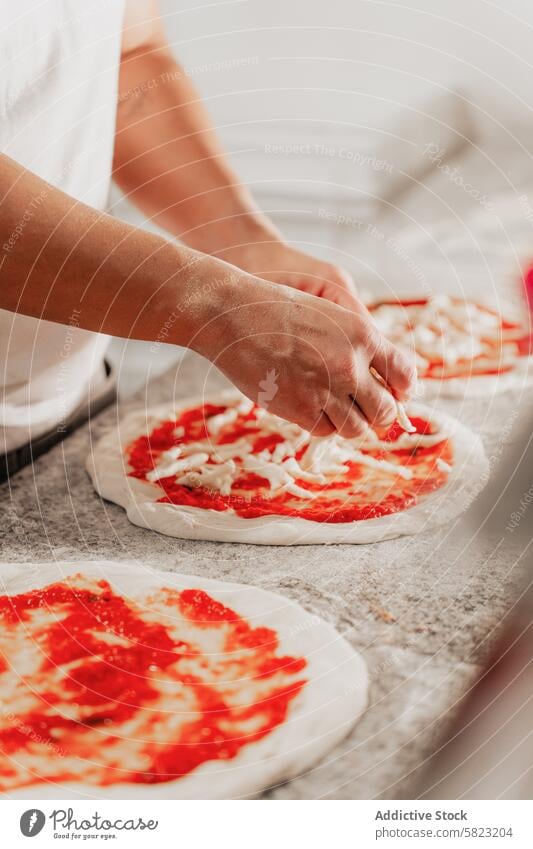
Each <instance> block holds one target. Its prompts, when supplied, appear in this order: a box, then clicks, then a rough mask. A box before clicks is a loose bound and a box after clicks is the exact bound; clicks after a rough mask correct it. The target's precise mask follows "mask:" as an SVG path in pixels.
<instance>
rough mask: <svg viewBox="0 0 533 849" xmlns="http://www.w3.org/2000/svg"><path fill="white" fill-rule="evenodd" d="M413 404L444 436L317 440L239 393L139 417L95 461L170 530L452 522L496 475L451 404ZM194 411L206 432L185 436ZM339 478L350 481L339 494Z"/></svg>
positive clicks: (364, 535)
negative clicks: (448, 409)
mask: <svg viewBox="0 0 533 849" xmlns="http://www.w3.org/2000/svg"><path fill="white" fill-rule="evenodd" d="M252 408H253V409H252ZM407 412H408V414H409V415H410V416H411V417H417V416H418V417H422V418H421V419H420V421H421V422H422V424H424V422H425V423H426V426H427V427H429V426H430V427H431V428H433V430H434V432H433V433H432V434H427V435H426V434H424V433H414V434H407V433H403V431H401V430H399V431H398V430H397V431H396V432H395V434H394V439H392V437H391V439H388V441H387V440H386V441H383V440H381V441H380V440H378V438H377V437H375V440H376V441H375V443H373V444H370V445H369V444H367V443H366V442H365V443H363V444H360V443H358V442H357V441H355V440H344V439H342V438H341V437H339V436H337V435H335V436H334V437H327V438H326V439H313V440H311V441H310V437H309V434H308V433H307V432H306V431H303V430H302V429H301V428H299V427H298V426H297V425H293V424H289V423H287V422H285V421H284V420H282V419H280V418H278V417H277V416H273V415H271V414H269V413H268V412H267V411H263V410H260V409H259V408H257V407H255V406H254V405H253V404H252V402H250V401H248V399H246V398H244V396H243V395H241V394H240V393H239V392H237V390H228V391H226V392H223V393H220V394H218V395H215V396H210V397H209V398H192V399H185V400H184V401H183V402H180V404H179V407H172V406H163V407H160V408H157V409H154V410H150V411H147V412H146V411H139V412H134V413H132V414H130V415H128V416H127V417H126V418H125V419H124V420H123V421H122V422H121V423H120V425H119V426H118V429H116V430H113V431H111V432H110V433H109V434H108V435H107V436H105V437H104V438H103V439H102V440H101V441H100V442H99V443H98V444H97V445H96V447H95V448H94V449H93V452H92V454H91V455H90V457H89V458H88V460H87V469H88V472H89V474H90V476H91V478H92V481H93V484H94V486H95V488H96V490H97V491H98V492H99V493H100V495H102V496H103V497H104V498H106V499H108V500H110V501H114V502H116V503H117V504H120V505H121V506H122V507H124V508H125V509H126V511H127V515H128V518H129V519H130V521H131V522H133V523H134V524H136V525H139V526H141V527H144V528H150V529H151V530H154V531H159V532H160V533H164V534H168V535H170V536H175V537H182V538H189V539H203V540H219V541H223V542H245V543H257V544H262V545H294V544H306V543H370V542H378V541H380V540H384V539H389V538H392V537H396V536H400V535H403V534H415V533H418V532H421V531H423V530H425V529H427V528H428V527H432V526H434V525H438V524H442V523H444V522H447V521H449V520H450V519H452V518H453V517H454V516H457V515H458V514H459V513H460V512H461V511H462V510H464V509H466V507H467V506H468V505H469V504H470V502H471V501H472V499H473V498H474V497H475V496H476V495H477V494H478V493H479V491H480V490H481V488H482V487H483V485H484V483H485V482H486V479H487V475H488V464H487V460H486V457H485V454H484V451H483V447H482V443H481V440H480V439H479V437H478V436H476V435H475V434H473V433H472V432H471V431H469V430H468V429H467V428H466V427H464V426H463V425H461V424H459V422H457V421H456V420H454V419H452V418H451V417H450V416H447V415H444V414H443V413H441V412H440V411H439V412H436V411H434V410H430V409H429V408H427V407H423V406H421V405H418V404H410V405H409V406H408V408H407ZM193 416H196V419H195V420H194V421H196V422H198V424H199V427H200V425H201V428H200V429H201V438H197V439H194V440H192V442H191V441H190V440H189V442H186V443H185V444H184V440H185V439H186V438H187V437H186V435H185V436H184V434H185V432H186V430H187V428H188V427H189V424H188V423H190V422H191V421H192V420H193V419H192V417H193ZM428 422H429V423H430V425H428ZM396 427H397V426H396ZM423 429H424V428H422V430H423ZM250 431H251V432H250ZM169 446H170V447H169ZM395 452H398V453H395ZM238 454H239V455H242V456H237V455H238ZM302 454H303V456H302ZM286 455H287V456H286ZM346 463H348V464H349V465H348V466H346V465H345V464H346ZM343 469H344V470H345V471H344V472H343ZM346 470H348V471H347V472H346ZM345 474H346V475H347V476H348V477H350V476H351V479H350V480H348V481H345V480H344V477H343V475H345ZM303 478H305V480H303ZM352 478H353V479H352ZM338 480H340V485H341V486H344V487H348V489H344V490H342V489H341V490H340V492H339V491H337V489H336V486H337V484H336V483H335V482H336V481H338ZM235 493H237V494H235ZM368 493H370V494H368ZM332 498H334V499H337V502H338V503H337V506H336V507H335V508H334V510H333V515H332V510H331V509H330V508H331V504H330V502H331V499H332ZM365 499H366V500H365ZM291 511H292V512H291Z"/></svg>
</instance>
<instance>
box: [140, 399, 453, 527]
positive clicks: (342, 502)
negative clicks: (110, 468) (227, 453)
mask: <svg viewBox="0 0 533 849" xmlns="http://www.w3.org/2000/svg"><path fill="white" fill-rule="evenodd" d="M225 409H226V408H224V407H213V405H200V406H198V407H195V408H194V409H191V410H186V411H184V412H183V413H181V414H180V415H179V416H178V417H177V418H176V419H175V420H172V421H165V422H163V423H161V424H160V425H158V426H157V427H156V428H155V429H154V430H153V431H152V432H151V433H150V434H149V435H148V436H146V435H145V436H141V437H139V438H138V439H136V440H135V441H134V442H132V443H131V444H130V445H129V446H128V447H127V448H126V455H127V459H128V461H129V465H130V472H129V474H130V476H131V477H135V478H139V479H141V480H146V475H147V474H148V473H149V472H150V471H151V470H152V469H153V468H154V465H155V464H156V463H157V460H158V458H159V456H160V455H161V453H162V452H163V451H167V450H169V449H170V448H172V447H174V446H176V445H180V444H187V443H188V442H195V441H196V440H198V439H206V434H207V433H208V431H207V427H206V424H207V420H208V419H209V418H210V416H212V415H216V414H217V413H219V412H222V411H224V410H225ZM257 409H258V408H257V407H254V408H253V409H252V410H251V411H250V412H249V413H247V414H246V415H240V416H239V417H238V419H237V420H236V421H235V422H233V423H232V424H230V425H227V426H226V427H224V428H223V429H222V430H221V431H220V432H219V434H218V435H217V437H216V438H214V437H212V436H211V437H209V439H210V443H211V445H212V447H213V449H214V448H215V446H216V445H227V444H229V443H231V442H235V441H237V440H238V439H241V438H242V437H243V436H246V435H248V436H249V438H250V441H251V444H252V453H254V454H258V453H260V452H261V451H264V450H265V449H268V450H271V449H273V448H275V447H276V445H278V444H280V443H281V442H283V438H282V437H281V436H279V435H277V434H271V433H265V434H262V433H261V431H260V428H259V427H258V424H259V422H258V420H257ZM413 423H414V425H415V426H416V428H417V432H418V433H421V434H429V433H432V428H431V424H430V423H429V422H427V421H425V420H423V419H421V418H415V419H413ZM402 433H403V431H402V429H401V428H400V427H399V425H398V424H394V425H393V426H392V427H391V428H390V430H389V431H388V433H387V434H386V436H385V441H387V442H390V443H391V450H390V451H387V452H383V450H381V449H370V448H369V449H368V450H367V449H364V451H365V453H367V454H369V455H371V456H373V457H375V458H376V459H387V461H389V462H396V463H398V465H399V466H400V465H408V466H409V468H410V469H411V470H412V472H413V477H412V479H410V480H405V479H403V478H401V477H399V476H393V475H391V474H385V473H383V472H380V471H378V472H376V471H375V470H373V469H370V468H368V467H366V466H364V465H361V464H359V463H348V464H347V465H348V467H349V470H348V472H346V473H344V474H342V475H338V476H336V477H335V478H334V479H332V480H331V481H328V483H327V484H316V483H310V482H308V481H305V480H297V481H296V483H297V485H298V486H299V487H301V488H302V489H306V490H308V491H310V492H312V493H313V497H311V498H305V497H298V496H295V495H293V494H290V493H287V492H282V493H280V494H277V495H274V496H272V494H271V491H270V489H269V485H268V481H267V480H265V479H264V478H262V477H260V475H258V474H256V473H252V472H247V471H244V470H243V471H242V473H241V474H240V475H239V477H238V478H237V479H236V480H235V481H234V483H233V486H232V490H231V493H230V494H229V495H221V494H220V492H218V491H216V490H214V489H207V488H206V487H201V486H197V487H192V486H191V487H189V486H184V485H182V484H179V483H178V482H177V480H176V477H175V476H169V477H166V478H160V479H159V480H158V481H157V483H156V485H157V486H158V487H159V488H160V489H161V490H162V494H161V497H160V498H159V499H158V501H160V502H162V503H167V504H180V505H183V506H187V507H198V508H203V509H207V510H215V511H217V512H224V511H226V510H232V511H233V512H234V513H235V514H236V515H237V516H240V517H241V518H244V519H256V518H261V517H262V516H272V515H276V516H292V517H295V516H296V517H299V518H302V519H307V520H309V521H315V522H327V523H338V522H354V521H359V520H365V519H374V518H378V517H379V516H385V515H388V514H391V513H397V512H399V511H400V510H405V509H407V508H409V507H412V506H414V505H415V504H416V503H417V502H418V501H419V499H420V497H421V496H424V495H427V494H428V493H430V492H432V491H434V490H436V489H438V488H439V487H441V486H443V485H444V484H445V483H446V480H447V476H448V475H447V472H445V471H442V469H439V467H438V464H437V460H439V459H441V460H444V461H445V462H446V463H448V464H451V463H452V459H453V457H452V447H451V445H450V443H449V441H448V440H446V439H443V440H442V441H441V442H438V443H437V444H436V445H432V446H430V447H420V448H417V449H405V448H403V449H400V448H398V449H395V448H394V442H395V441H396V440H397V439H398V438H399V437H400V435H401V434H402ZM177 434H179V435H177ZM304 451H305V447H304V448H303V449H301V450H300V452H298V454H297V455H296V456H297V459H299V458H300V457H301V455H302V454H303V453H304Z"/></svg>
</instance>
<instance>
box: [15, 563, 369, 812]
mask: <svg viewBox="0 0 533 849" xmlns="http://www.w3.org/2000/svg"><path fill="white" fill-rule="evenodd" d="M0 578H1V580H2V587H1V590H0V595H1V598H0V622H1V627H0V646H1V649H2V651H1V653H0V660H2V659H3V661H4V663H3V665H2V666H0V670H1V671H0V687H1V693H2V703H1V705H0V741H1V747H0V751H2V755H1V756H0V787H1V790H2V792H3V793H5V794H8V795H9V796H10V797H13V798H26V799H27V798H36V799H44V798H62V799H63V798H72V797H75V798H83V797H87V798H101V799H104V798H105V799H108V798H120V799H124V798H139V799H146V798H158V799H160V798H163V799H164V798H187V799H191V798H200V799H204V798H235V797H239V796H249V795H252V794H255V793H257V792H259V791H261V790H263V789H265V788H267V787H269V786H272V785H273V784H276V783H278V782H281V781H285V780H288V779H289V778H291V777H293V776H296V775H298V774H299V773H301V772H302V771H304V770H306V769H308V768H309V767H311V766H312V765H313V764H314V763H315V762H316V761H318V760H319V759H320V758H321V757H322V756H323V755H325V753H326V752H327V751H328V750H330V749H331V748H332V747H333V746H334V745H335V744H336V743H337V742H338V741H339V740H341V739H342V738H343V737H344V736H345V735H346V734H347V733H348V731H349V730H350V728H351V727H352V725H353V724H354V723H355V721H356V720H357V719H358V717H359V716H360V714H361V712H362V711H363V710H364V708H365V706H366V701H367V687H368V681H367V671H366V666H365V664H364V662H363V660H362V658H361V657H360V656H359V655H358V654H357V653H356V652H355V651H354V650H353V649H352V648H351V647H350V646H349V644H348V643H347V642H346V641H345V640H344V639H343V638H342V637H341V636H340V635H339V634H338V633H337V632H336V631H335V630H334V629H333V628H332V627H331V626H330V625H327V624H326V623H325V622H323V621H322V620H320V619H319V618H318V617H316V616H313V615H311V614H309V613H307V612H306V611H304V610H303V609H302V608H301V607H299V606H298V605H297V604H295V603H294V602H292V601H289V600H287V599H285V598H282V597H281V596H278V595H274V594H273V593H270V592H266V591H264V590H261V589H256V588H254V587H251V586H246V585H243V584H232V583H226V582H221V581H213V580H207V579H205V578H199V577H193V576H188V575H176V574H174V573H163V572H157V571H154V570H151V569H148V568H143V567H140V566H139V565H136V564H134V563H121V564H118V563H110V562H106V561H100V562H79V563H39V564H35V565H27V564H24V565H21V564H0ZM177 775H180V776H181V777H176V776H177Z"/></svg>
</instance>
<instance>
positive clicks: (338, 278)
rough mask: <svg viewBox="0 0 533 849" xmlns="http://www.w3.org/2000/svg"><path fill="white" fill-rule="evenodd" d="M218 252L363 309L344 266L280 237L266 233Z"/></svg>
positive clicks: (260, 273) (275, 279) (269, 276)
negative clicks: (255, 239) (261, 236)
mask: <svg viewBox="0 0 533 849" xmlns="http://www.w3.org/2000/svg"><path fill="white" fill-rule="evenodd" d="M222 256H223V258H224V259H225V260H226V261H227V262H231V263H232V264H233V265H236V266H238V267H239V268H242V269H243V270H244V271H248V272H249V273H250V274H253V275H255V276H256V277H261V278H262V279H263V280H270V281H271V282H272V283H283V284H284V285H285V286H291V287H293V288H294V289H299V290H300V291H301V292H307V293H308V294H309V295H316V296H317V297H319V298H325V299H326V300H328V301H331V302H332V303H334V304H339V306H342V307H345V308H346V309H351V310H354V311H355V312H364V311H365V308H364V306H363V304H362V303H361V301H360V300H359V298H358V297H357V288H356V286H355V283H354V281H353V278H352V276H351V275H350V274H349V273H348V272H347V271H345V269H343V268H340V267H339V266H337V265H332V264H331V263H329V262H324V261H323V260H320V259H317V258H316V257H313V256H310V255H309V254H306V253H304V252H303V251H299V250H296V248H292V247H291V246H290V245H288V244H287V243H286V242H284V241H283V239H282V238H281V237H279V238H278V237H276V236H272V235H270V234H268V233H267V234H265V235H264V236H263V240H260V239H258V240H257V241H253V242H250V243H249V244H246V245H243V246H240V247H238V248H232V249H230V250H228V251H224V252H223V253H222Z"/></svg>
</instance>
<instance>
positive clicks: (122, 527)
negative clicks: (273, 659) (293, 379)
mask: <svg viewBox="0 0 533 849" xmlns="http://www.w3.org/2000/svg"><path fill="white" fill-rule="evenodd" d="M222 383H223V380H222V378H221V377H220V375H218V373H217V372H215V370H214V369H213V368H212V367H208V364H207V363H206V362H205V361H204V360H201V359H200V358H197V357H195V356H192V355H187V356H186V357H185V358H184V359H183V360H182V361H181V362H180V363H179V364H178V366H177V367H176V368H174V369H172V370H171V371H170V372H168V373H166V374H165V375H163V376H162V377H160V378H158V379H156V380H153V381H150V383H149V384H148V385H147V386H146V387H144V388H142V389H141V390H140V391H138V392H137V394H136V396H134V397H133V398H131V399H130V400H128V401H127V402H125V403H123V404H121V405H120V407H118V406H114V407H113V408H110V409H108V410H107V411H105V412H104V413H103V414H101V415H100V416H99V417H97V418H96V419H94V420H93V421H92V422H91V424H90V425H88V426H86V427H83V428H82V429H80V430H79V431H78V432H76V433H75V434H74V435H72V436H71V437H70V438H68V439H67V440H66V441H65V442H63V443H62V444H60V445H58V446H57V447H55V448H54V449H53V450H52V451H50V452H49V453H48V454H47V455H46V456H44V457H42V458H40V459H39V460H38V461H37V462H36V463H35V465H34V466H33V468H31V467H30V468H27V469H25V470H24V471H23V472H21V473H20V474H18V475H17V476H15V477H14V478H13V480H12V481H11V482H9V483H7V484H4V485H3V486H2V488H1V490H0V493H1V504H0V508H1V512H0V515H1V521H0V533H1V537H2V559H3V560H4V561H17V562H20V563H21V569H23V568H24V565H23V564H24V561H44V560H50V559H77V560H83V559H85V560H89V559H97V558H110V559H113V558H115V559H117V560H126V559H131V558H133V559H137V560H139V561H141V562H145V563H147V564H150V565H152V566H155V567H159V568H162V569H165V570H176V571H180V572H185V573H189V574H198V575H204V576H208V577H215V578H223V579H228V580H233V581H243V582H246V583H253V584H256V585H258V586H261V587H265V588H268V589H273V590H275V591H278V592H281V593H283V594H286V595H287V596H290V597H292V598H294V599H296V600H298V601H299V602H300V603H301V604H302V605H304V607H306V608H307V609H309V610H311V611H313V612H315V613H317V614H319V615H321V616H322V617H323V618H325V619H327V620H328V621H330V622H332V623H334V624H335V626H336V627H337V628H338V629H339V631H341V632H342V633H343V634H344V635H345V636H346V637H347V639H348V640H349V641H350V642H351V643H352V644H353V645H354V646H355V647H356V648H357V649H358V650H359V651H361V652H362V654H363V655H364V657H365V659H366V661H367V663H368V668H369V672H370V678H371V704H370V707H369V709H368V711H367V713H366V715H365V716H364V717H363V719H362V720H361V721H360V722H359V724H358V725H357V726H356V727H355V728H354V730H353V731H352V733H351V734H350V736H349V737H348V738H347V739H346V740H345V741H344V743H343V744H342V745H340V746H339V747H337V749H335V750H334V751H332V752H331V753H330V755H329V757H327V758H326V760H325V761H323V762H322V763H321V764H320V765H319V766H318V767H317V768H315V769H314V770H312V771H311V772H309V773H308V774H306V775H305V776H303V777H300V778H298V779H296V780H294V781H292V782H291V783H289V784H287V785H284V786H281V787H277V788H274V789H272V790H271V791H270V792H269V793H268V794H267V795H268V796H269V797H271V798H318V797H329V798H373V797H376V796H383V797H388V798H391V797H394V796H397V795H401V796H409V792H410V791H409V788H410V786H412V781H413V777H414V775H415V773H416V771H417V769H418V768H419V767H420V766H421V765H422V764H423V762H424V759H425V758H426V757H427V755H428V753H429V752H430V751H431V749H432V746H433V745H434V744H435V741H436V740H437V739H438V734H439V733H440V732H441V731H442V720H443V717H444V714H445V713H446V711H448V710H449V709H450V708H451V707H452V706H453V705H454V703H455V702H456V700H457V698H458V697H459V696H460V695H461V694H462V693H463V692H464V691H465V689H466V687H467V686H468V684H469V682H471V681H472V679H473V677H474V676H475V672H476V667H477V665H478V664H480V663H481V662H482V660H483V658H484V656H485V655H486V652H487V650H488V647H489V644H490V643H491V642H492V639H493V633H494V628H495V626H496V625H497V623H498V621H499V620H500V618H501V616H502V613H503V612H504V611H505V610H506V608H507V606H508V605H509V603H510V600H511V599H512V598H513V593H514V587H515V585H516V582H517V580H518V578H519V571H520V570H519V567H518V566H517V564H516V561H517V557H518V556H519V554H520V550H519V548H520V545H519V543H518V541H517V545H516V551H513V549H512V547H511V548H510V547H509V545H508V546H506V547H505V549H504V551H503V553H499V554H496V553H493V552H492V547H493V546H492V543H491V541H490V540H489V539H486V538H482V539H481V540H479V541H478V542H477V543H476V545H475V546H471V547H470V548H469V550H468V551H467V552H465V550H464V540H465V538H466V537H469V536H471V533H472V527H473V526H472V520H469V521H470V524H466V526H465V527H463V528H461V527H458V526H457V525H455V526H452V527H450V526H448V527H446V528H444V529H440V530H438V531H436V532H428V533H425V534H423V535H421V536H419V537H417V538H404V539H398V540H392V541H389V542H385V543H380V544H377V545H373V546H329V547H326V546H300V547H292V548H285V547H276V546H271V547H255V546H248V545H231V544H222V543H208V542H206V543H202V542H190V541H184V540H175V539H171V538H168V537H164V536H160V535H158V534H154V533H152V532H150V531H146V530H143V529H140V528H137V527H134V526H132V525H131V524H130V523H129V522H128V519H127V518H126V515H125V513H124V511H123V510H122V509H121V508H119V507H117V506H115V505H113V504H109V503H104V502H102V501H101V500H100V498H99V497H98V496H97V495H96V494H95V492H94V491H93V489H92V486H91V484H90V482H89V479H88V477H87V475H86V473H85V471H84V460H85V458H86V456H87V453H88V452H89V451H90V450H91V444H92V443H93V442H94V440H95V439H97V438H98V437H99V436H101V435H102V434H103V433H104V432H105V431H106V430H107V429H108V428H110V427H113V425H114V423H115V422H116V419H117V416H118V415H123V414H124V412H126V411H127V410H128V409H132V408H134V407H135V406H138V405H139V404H141V405H145V404H153V403H159V402H161V401H168V400H169V399H172V398H177V397H180V396H182V397H183V396H186V395H190V394H193V393H194V394H197V393H198V392H199V391H200V392H202V391H203V389H204V387H211V388H214V387H218V386H220V385H221V384H222ZM517 401H518V399H517V398H509V397H508V396H502V397H500V398H499V399H495V400H494V401H491V400H490V399H483V401H482V402H479V401H475V402H469V403H464V402H463V403H447V404H445V407H446V409H448V411H450V412H452V413H454V414H456V415H459V416H460V417H461V418H462V420H463V421H465V422H467V423H468V424H470V426H472V427H474V428H475V429H477V430H478V431H479V432H480V433H481V434H482V436H483V438H484V440H485V444H486V448H487V453H488V455H489V457H490V458H491V460H492V462H493V464H495V463H496V462H497V461H498V459H499V457H500V455H501V453H502V451H503V448H504V443H507V442H509V440H510V438H512V437H510V435H509V428H507V430H504V431H502V430H501V424H502V421H503V419H504V418H505V417H507V416H508V415H509V412H510V409H511V406H513V405H515V404H516V403H517ZM463 524H464V523H463ZM465 534H466V537H465Z"/></svg>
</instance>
